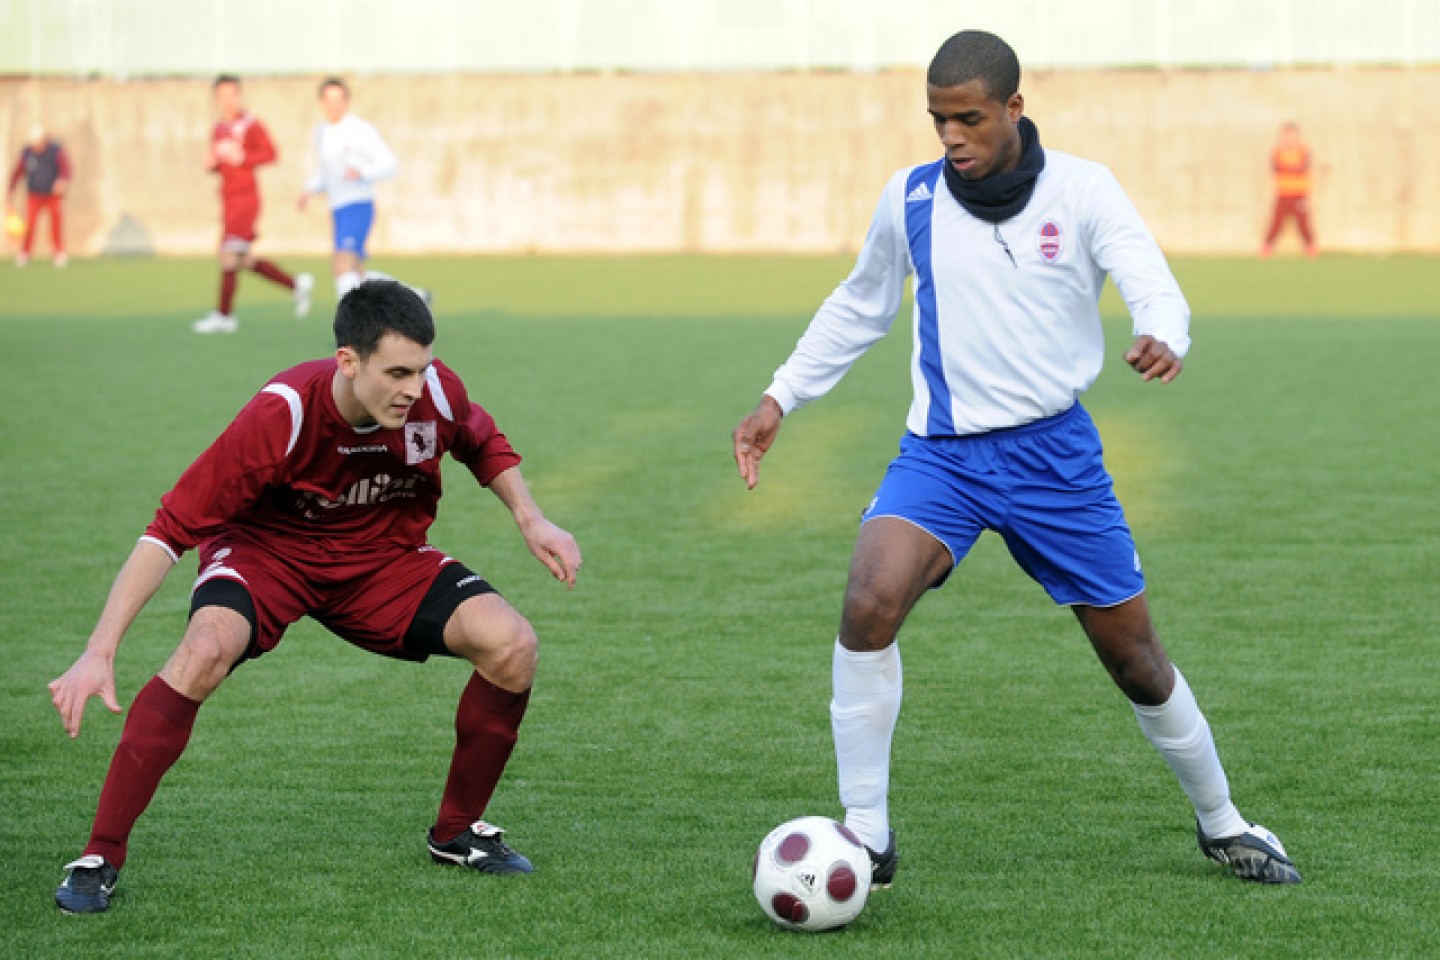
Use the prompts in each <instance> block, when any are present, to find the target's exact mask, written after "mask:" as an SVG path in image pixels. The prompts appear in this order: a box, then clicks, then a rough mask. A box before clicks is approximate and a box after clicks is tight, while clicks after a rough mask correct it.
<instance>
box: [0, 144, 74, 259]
mask: <svg viewBox="0 0 1440 960" xmlns="http://www.w3.org/2000/svg"><path fill="white" fill-rule="evenodd" d="M22 178H23V179H24V180H25V192H26V204H25V239H24V240H23V241H22V242H21V246H20V252H19V253H17V254H16V255H15V265H16V266H17V267H23V266H25V265H26V264H27V263H29V262H30V251H31V249H32V248H33V247H34V245H35V227H36V225H37V224H38V221H39V219H40V211H42V210H45V211H48V212H49V214H50V248H51V252H50V255H51V257H52V258H53V260H54V263H55V266H57V267H63V266H65V264H66V263H68V262H69V261H70V258H69V257H67V256H66V255H65V239H64V237H65V235H64V219H65V218H64V215H63V214H62V213H61V206H60V204H61V200H63V199H64V196H65V188H66V187H67V186H68V185H69V183H70V158H69V157H68V156H66V154H65V148H64V147H63V146H61V145H60V143H59V142H58V141H56V140H51V139H50V137H49V136H48V135H47V134H46V132H45V128H44V127H43V126H41V125H39V124H36V125H35V126H33V127H31V128H30V140H29V142H28V143H26V145H25V149H24V150H22V151H20V159H18V160H17V161H15V169H14V170H12V171H11V173H10V186H9V188H8V189H7V190H6V191H5V204H6V209H7V212H9V209H10V195H11V194H13V193H14V192H15V187H16V185H17V184H19V183H20V180H21V179H22Z"/></svg>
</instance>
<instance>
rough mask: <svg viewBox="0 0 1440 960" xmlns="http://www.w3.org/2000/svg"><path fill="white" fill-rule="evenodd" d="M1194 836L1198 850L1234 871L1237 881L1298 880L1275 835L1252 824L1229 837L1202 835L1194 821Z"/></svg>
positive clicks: (1290, 881) (1275, 881)
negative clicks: (1197, 843)
mask: <svg viewBox="0 0 1440 960" xmlns="http://www.w3.org/2000/svg"><path fill="white" fill-rule="evenodd" d="M1195 839H1196V840H1197V841H1198V842H1199V844H1200V852H1201V853H1203V854H1205V856H1207V857H1209V858H1210V859H1211V860H1214V861H1215V862H1216V863H1223V864H1225V865H1226V866H1228V867H1230V869H1232V870H1234V871H1235V876H1237V877H1239V878H1240V879H1241V880H1253V881H1255V882H1256V883H1299V882H1300V871H1299V870H1296V869H1295V864H1294V863H1293V862H1292V861H1291V860H1290V857H1289V856H1288V855H1286V853H1285V848H1284V847H1283V846H1281V845H1280V841H1279V839H1277V838H1276V836H1275V834H1273V833H1271V832H1270V831H1269V830H1267V829H1265V828H1264V827H1262V826H1260V825H1259V824H1257V823H1252V824H1250V826H1249V827H1248V828H1246V829H1245V830H1243V831H1242V832H1240V833H1237V834H1235V835H1234V836H1233V837H1216V838H1214V839H1211V838H1209V837H1207V836H1205V834H1204V832H1202V831H1201V829H1200V824H1198V823H1197V824H1195Z"/></svg>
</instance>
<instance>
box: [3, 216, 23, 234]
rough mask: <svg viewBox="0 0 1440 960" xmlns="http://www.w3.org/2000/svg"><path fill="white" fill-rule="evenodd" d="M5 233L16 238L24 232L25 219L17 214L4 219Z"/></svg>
mask: <svg viewBox="0 0 1440 960" xmlns="http://www.w3.org/2000/svg"><path fill="white" fill-rule="evenodd" d="M5 232H6V233H8V234H10V236H12V237H18V236H20V234H22V233H24V232H25V218H24V217H22V216H20V215H19V214H18V213H12V214H10V215H9V216H7V217H6V218H5Z"/></svg>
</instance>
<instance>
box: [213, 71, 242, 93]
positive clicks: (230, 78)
mask: <svg viewBox="0 0 1440 960" xmlns="http://www.w3.org/2000/svg"><path fill="white" fill-rule="evenodd" d="M226 83H233V84H235V86H237V87H238V86H240V78H239V77H237V76H235V74H233V73H222V74H220V76H218V77H216V78H215V82H214V83H212V84H210V89H211V90H214V89H215V88H216V87H219V86H220V85H221V84H226Z"/></svg>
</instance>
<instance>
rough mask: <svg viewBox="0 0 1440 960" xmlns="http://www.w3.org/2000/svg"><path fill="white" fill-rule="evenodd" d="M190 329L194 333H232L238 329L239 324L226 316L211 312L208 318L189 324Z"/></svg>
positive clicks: (216, 311) (218, 312) (215, 311)
mask: <svg viewBox="0 0 1440 960" xmlns="http://www.w3.org/2000/svg"><path fill="white" fill-rule="evenodd" d="M190 329H191V330H194V331H195V332H196V333H234V332H235V331H236V330H238V329H240V322H239V321H238V320H236V319H235V318H234V317H232V316H229V315H228V314H224V313H221V312H220V311H218V310H211V311H210V315H209V316H208V317H204V318H203V319H200V320H196V321H195V322H194V323H192V324H190Z"/></svg>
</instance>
